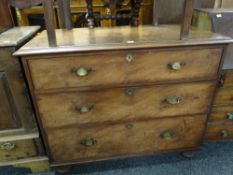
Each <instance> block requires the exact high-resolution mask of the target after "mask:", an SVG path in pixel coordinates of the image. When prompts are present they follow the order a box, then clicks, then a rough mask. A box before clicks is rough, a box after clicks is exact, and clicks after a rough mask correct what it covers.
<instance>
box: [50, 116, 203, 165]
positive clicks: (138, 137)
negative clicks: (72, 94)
mask: <svg viewBox="0 0 233 175" xmlns="http://www.w3.org/2000/svg"><path fill="white" fill-rule="evenodd" d="M205 122H206V116H205V115H200V116H193V117H189V116H187V117H180V118H173V119H161V120H154V121H143V122H136V121H134V122H132V123H121V124H116V125H108V126H101V125H96V127H93V128H86V129H81V128H79V127H74V128H69V129H63V130H52V131H50V132H48V141H49V145H50V148H51V150H50V151H51V152H52V155H53V157H52V162H53V163H67V162H69V163H74V162H76V163H77V162H82V161H88V160H89V161H94V160H98V159H104V158H109V157H116V156H127V155H130V154H142V153H145V152H148V153H155V152H159V151H168V150H174V149H179V148H180V149H181V148H182V149H184V148H192V147H197V146H198V145H199V143H200V139H201V135H202V132H203V130H204V124H205ZM129 126H130V127H129ZM166 131H169V132H170V133H172V134H171V137H169V136H167V137H164V138H163V137H162V134H164V132H166ZM110 133H112V134H110ZM74 135H76V136H74ZM168 135H169V134H168ZM88 138H89V139H94V140H95V144H93V145H89V146H85V145H83V144H82V143H83V142H84V141H85V139H88ZM61 141H62V143H61ZM61 145H62V146H61Z"/></svg>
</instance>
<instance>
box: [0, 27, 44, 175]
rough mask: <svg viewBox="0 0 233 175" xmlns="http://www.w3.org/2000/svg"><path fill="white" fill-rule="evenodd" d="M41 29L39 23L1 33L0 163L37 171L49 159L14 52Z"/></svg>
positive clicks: (19, 64)
mask: <svg viewBox="0 0 233 175" xmlns="http://www.w3.org/2000/svg"><path fill="white" fill-rule="evenodd" d="M38 30H39V27H37V26H33V27H14V28H11V29H8V30H7V31H5V32H3V33H1V34H0V166H9V165H13V166H21V167H26V168H28V167H29V168H31V170H32V171H34V172H37V171H46V170H48V158H47V157H45V156H44V155H45V152H44V149H43V146H42V143H41V141H40V139H39V131H38V127H37V124H36V121H35V116H34V113H33V108H32V105H31V101H30V99H29V93H28V91H27V88H26V82H25V79H24V76H23V70H22V66H21V63H20V60H19V59H18V58H17V57H13V56H12V54H13V52H15V50H17V49H18V48H19V47H20V46H22V45H23V44H25V42H27V41H28V40H30V39H31V38H32V37H33V36H35V34H36V33H37V31H38ZM29 164H30V165H29ZM35 167H40V168H35Z"/></svg>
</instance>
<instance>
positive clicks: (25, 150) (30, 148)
mask: <svg viewBox="0 0 233 175" xmlns="http://www.w3.org/2000/svg"><path fill="white" fill-rule="evenodd" d="M7 148H8V149H7ZM33 156H38V152H37V148H36V144H35V142H34V140H19V141H12V142H1V143H0V163H4V162H6V161H13V160H19V159H24V158H29V157H33Z"/></svg>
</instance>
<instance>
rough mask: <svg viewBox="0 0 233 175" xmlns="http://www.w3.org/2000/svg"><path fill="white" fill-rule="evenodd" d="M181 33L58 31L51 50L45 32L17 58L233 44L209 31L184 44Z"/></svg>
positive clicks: (164, 29)
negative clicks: (180, 36)
mask: <svg viewBox="0 0 233 175" xmlns="http://www.w3.org/2000/svg"><path fill="white" fill-rule="evenodd" d="M179 33H180V26H178V25H161V26H159V27H153V26H141V27H128V26H127V27H114V28H95V29H89V28H76V29H72V30H64V29H58V30H56V35H57V43H58V45H57V46H56V47H49V44H48V38H47V35H46V32H45V31H43V32H42V33H41V34H39V35H38V36H36V37H35V38H33V39H32V40H31V41H30V42H28V43H27V44H26V45H24V46H23V47H22V48H21V49H19V50H18V51H17V52H16V53H15V55H18V56H19V55H21V56H22V55H37V54H50V53H68V52H85V51H100V50H119V49H122V50H124V49H138V48H159V47H175V46H195V45H208V44H226V43H231V42H233V40H232V39H231V38H230V37H226V36H223V35H220V34H216V33H212V32H208V31H200V30H196V29H192V30H191V31H190V37H189V39H188V40H180V39H179Z"/></svg>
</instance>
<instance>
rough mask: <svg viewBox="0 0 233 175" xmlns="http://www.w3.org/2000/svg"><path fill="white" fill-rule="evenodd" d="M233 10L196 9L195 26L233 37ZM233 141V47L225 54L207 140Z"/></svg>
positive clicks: (230, 46)
mask: <svg viewBox="0 0 233 175" xmlns="http://www.w3.org/2000/svg"><path fill="white" fill-rule="evenodd" d="M232 19H233V9H196V10H195V13H194V19H193V25H194V26H196V27H198V28H199V29H202V30H208V31H213V32H217V33H222V34H225V35H228V36H230V37H233V20H232ZM227 139H233V45H229V47H228V50H227V52H226V54H225V60H224V64H223V68H222V76H221V80H220V82H219V89H218V91H217V96H216V99H215V102H214V108H213V111H212V114H211V116H210V122H209V126H208V130H207V133H206V140H227Z"/></svg>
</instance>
